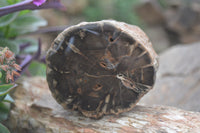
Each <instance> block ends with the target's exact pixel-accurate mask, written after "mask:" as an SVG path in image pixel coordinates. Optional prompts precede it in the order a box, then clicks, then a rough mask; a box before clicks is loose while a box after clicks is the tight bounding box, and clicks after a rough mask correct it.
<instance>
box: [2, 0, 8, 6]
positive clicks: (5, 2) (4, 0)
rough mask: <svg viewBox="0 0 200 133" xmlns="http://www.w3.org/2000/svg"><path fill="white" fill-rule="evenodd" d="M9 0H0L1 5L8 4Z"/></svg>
mask: <svg viewBox="0 0 200 133" xmlns="http://www.w3.org/2000/svg"><path fill="white" fill-rule="evenodd" d="M7 5H8V2H7V1H6V0H0V7H4V6H7Z"/></svg>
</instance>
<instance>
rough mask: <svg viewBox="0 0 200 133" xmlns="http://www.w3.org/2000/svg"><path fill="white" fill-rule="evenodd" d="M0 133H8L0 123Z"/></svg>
mask: <svg viewBox="0 0 200 133" xmlns="http://www.w3.org/2000/svg"><path fill="white" fill-rule="evenodd" d="M0 132H1V133H10V132H9V130H8V128H7V127H5V126H4V125H2V124H1V123H0Z"/></svg>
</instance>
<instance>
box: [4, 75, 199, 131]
mask: <svg viewBox="0 0 200 133" xmlns="http://www.w3.org/2000/svg"><path fill="white" fill-rule="evenodd" d="M13 95H14V97H15V104H14V105H13V108H12V110H11V113H10V118H9V120H8V121H7V125H8V127H9V128H10V130H11V131H12V133H68V132H70V133H71V132H75V133H79V132H80V133H96V132H97V133H99V132H100V133H102V132H103V133H107V132H118V133H125V132H193V133H194V132H198V131H200V119H199V118H200V113H197V112H189V111H184V110H180V109H177V108H173V107H167V106H153V107H147V106H141V105H138V106H136V107H135V108H134V109H133V110H131V111H129V112H126V113H122V114H120V115H118V116H115V115H107V116H104V117H103V118H102V119H100V120H94V119H90V118H86V117H84V116H82V115H81V114H79V113H78V112H71V111H69V110H64V109H63V108H62V107H61V106H60V105H59V104H57V103H56V101H55V100H54V98H53V97H52V96H51V93H50V91H49V89H48V85H47V83H46V80H45V79H44V78H41V77H36V78H26V79H23V80H22V82H21V83H20V85H19V87H18V88H17V89H16V91H15V92H14V94H13Z"/></svg>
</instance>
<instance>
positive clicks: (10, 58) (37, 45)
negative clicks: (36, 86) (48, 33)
mask: <svg viewBox="0 0 200 133" xmlns="http://www.w3.org/2000/svg"><path fill="white" fill-rule="evenodd" d="M45 8H61V9H62V8H63V6H62V4H61V3H60V0H48V1H46V0H25V1H22V0H0V133H9V130H8V129H7V128H6V127H5V126H4V125H3V124H2V122H3V121H5V120H6V119H7V117H8V113H9V110H10V104H8V103H12V102H14V100H13V99H12V97H11V96H10V95H9V92H10V91H11V90H13V89H14V88H15V87H16V86H17V84H15V83H14V80H15V79H16V76H19V75H20V74H19V72H20V71H21V67H20V66H19V65H17V64H16V59H15V56H14V54H15V55H16V56H17V58H18V60H19V61H20V65H21V66H22V71H21V72H23V71H25V70H26V68H29V69H30V70H31V71H30V73H31V74H32V75H33V76H36V75H40V76H44V75H45V70H46V66H45V65H44V64H41V63H38V62H36V61H33V60H34V59H39V57H40V54H41V41H40V39H38V40H34V39H29V38H27V37H25V38H23V37H22V35H25V34H27V33H31V32H34V31H36V30H38V28H39V27H41V26H46V25H47V21H46V20H45V19H43V18H42V17H40V16H39V15H38V14H37V12H32V11H31V10H35V9H45ZM25 9H30V10H25ZM19 37H20V38H19ZM11 51H12V52H11ZM13 52H14V53H13ZM43 60H44V59H41V61H43ZM43 62H44V61H43ZM28 66H29V67H28Z"/></svg>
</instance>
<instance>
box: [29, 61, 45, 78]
mask: <svg viewBox="0 0 200 133" xmlns="http://www.w3.org/2000/svg"><path fill="white" fill-rule="evenodd" d="M28 69H29V71H30V73H31V75H32V76H46V65H45V64H42V63H39V62H37V61H33V62H32V63H31V64H30V66H29V68H28Z"/></svg>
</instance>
